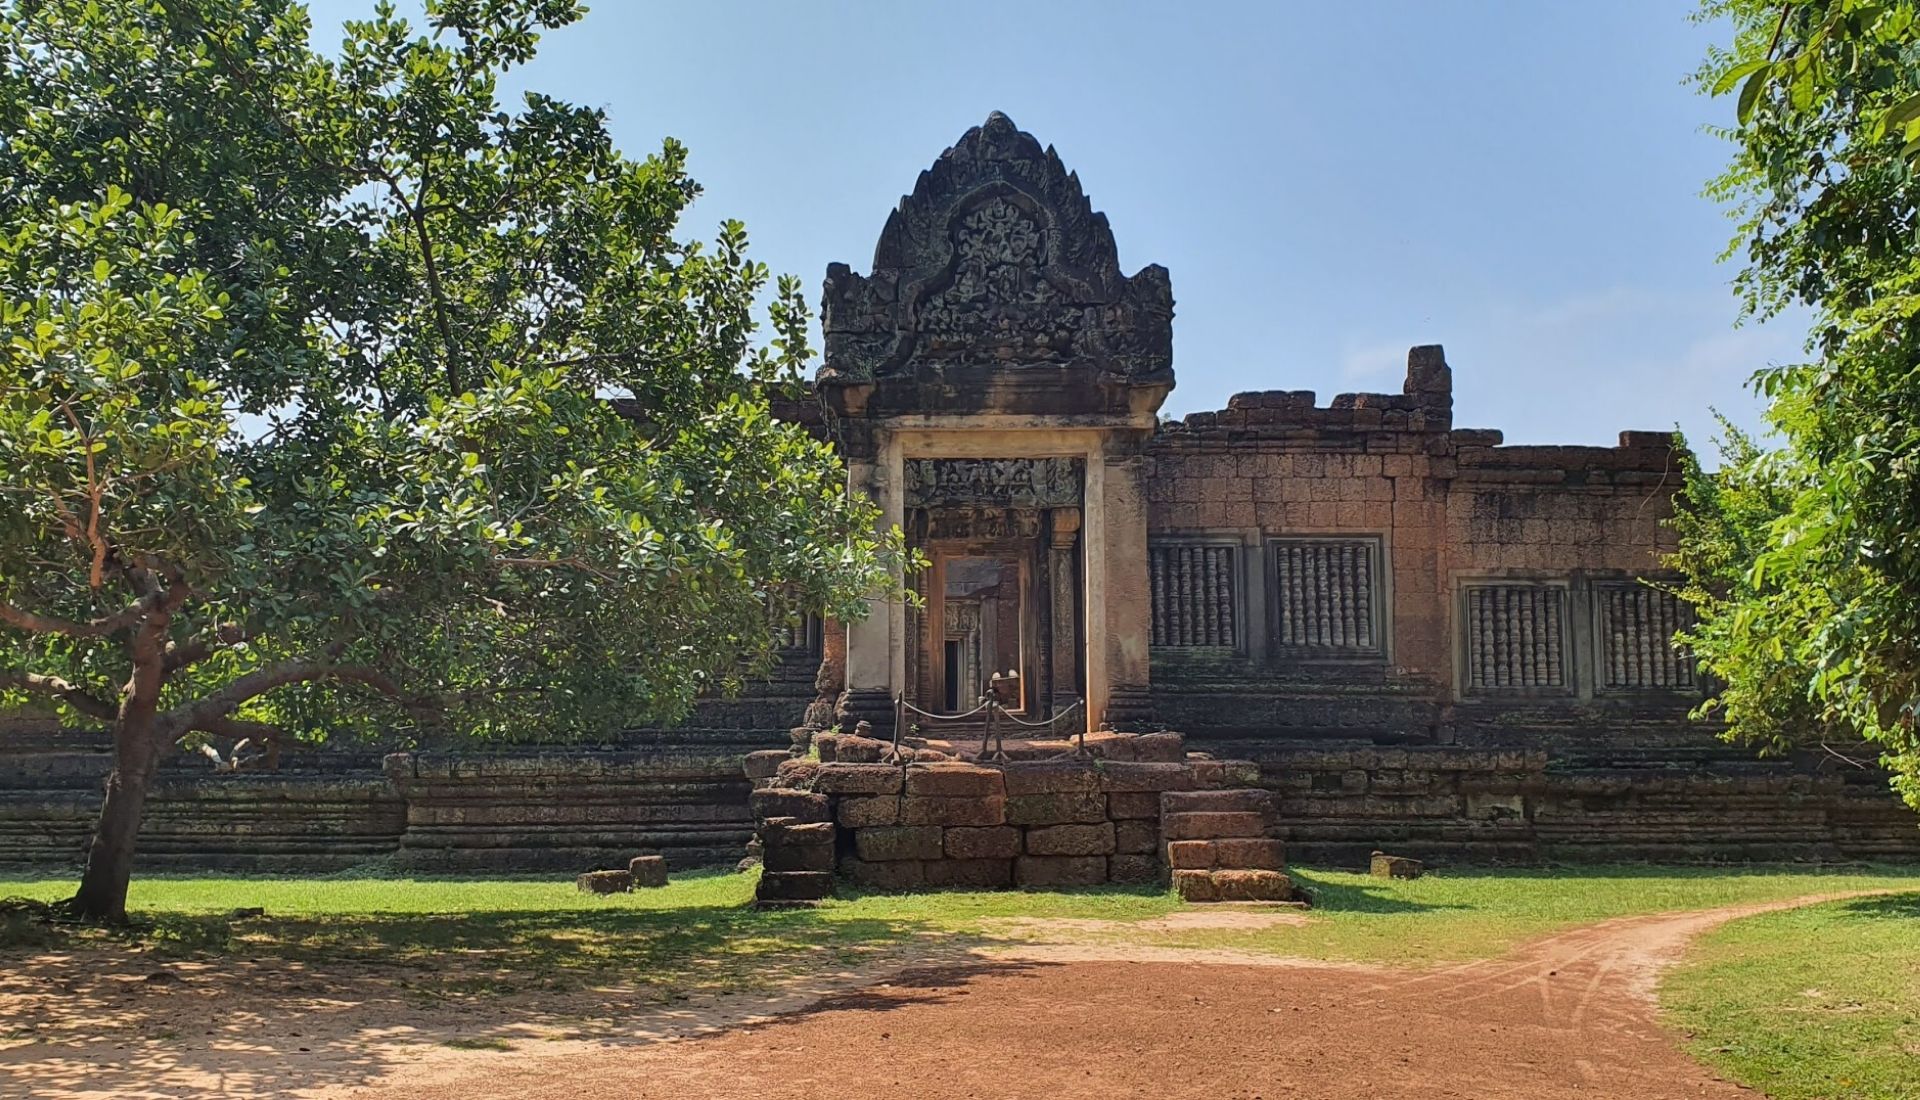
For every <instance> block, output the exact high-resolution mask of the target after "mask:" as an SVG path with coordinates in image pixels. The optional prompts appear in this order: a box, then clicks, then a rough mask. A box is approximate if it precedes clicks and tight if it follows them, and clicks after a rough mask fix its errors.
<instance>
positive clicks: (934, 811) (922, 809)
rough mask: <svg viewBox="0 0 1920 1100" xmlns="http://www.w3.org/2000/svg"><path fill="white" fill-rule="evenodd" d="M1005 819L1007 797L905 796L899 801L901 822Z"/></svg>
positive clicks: (988, 822)
mask: <svg viewBox="0 0 1920 1100" xmlns="http://www.w3.org/2000/svg"><path fill="white" fill-rule="evenodd" d="M1006 820H1007V800H1006V799H1004V798H999V797H984V798H930V797H918V796H915V795H908V796H907V797H905V798H903V799H901V800H900V824H902V825H976V826H982V825H1000V824H1003V823H1005V822H1006Z"/></svg>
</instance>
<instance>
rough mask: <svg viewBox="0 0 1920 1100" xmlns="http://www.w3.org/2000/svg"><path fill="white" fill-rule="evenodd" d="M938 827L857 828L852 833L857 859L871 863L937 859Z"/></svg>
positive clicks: (942, 850) (939, 855) (938, 845)
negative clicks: (858, 854)
mask: <svg viewBox="0 0 1920 1100" xmlns="http://www.w3.org/2000/svg"><path fill="white" fill-rule="evenodd" d="M941 833H942V830H941V828H940V826H938V825H895V826H883V827H881V828H877V829H860V830H857V831H856V832H855V833H854V834H853V844H854V850H855V851H857V852H859V853H860V858H861V859H864V860H868V861H870V862H875V863H884V862H887V861H890V860H900V859H939V858H940V857H941V856H942V855H943V854H944V849H943V848H942V838H941Z"/></svg>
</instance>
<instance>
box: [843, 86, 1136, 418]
mask: <svg viewBox="0 0 1920 1100" xmlns="http://www.w3.org/2000/svg"><path fill="white" fill-rule="evenodd" d="M1172 320H1173V290H1172V285H1171V283H1170V282H1169V281H1168V279H1167V272H1166V269H1165V268H1162V267H1159V266H1157V265H1156V266H1149V267H1146V268H1143V269H1142V270H1141V271H1140V272H1139V273H1138V274H1136V275H1134V276H1133V277H1131V278H1128V277H1127V276H1125V275H1122V274H1121V272H1120V260H1119V252H1118V250H1117V249H1116V248H1115V247H1114V242H1113V232H1112V230H1111V229H1109V228H1108V226H1107V219H1106V215H1104V214H1100V213H1097V212H1095V211H1094V209H1093V207H1092V204H1091V203H1089V202H1088V201H1087V197H1086V195H1085V194H1084V193H1083V192H1082V191H1081V189H1080V180H1079V177H1077V176H1075V175H1074V174H1072V173H1070V172H1068V171H1067V170H1066V167H1065V166H1064V165H1062V164H1061V163H1060V157H1059V155H1058V154H1057V153H1055V152H1054V151H1053V150H1052V149H1051V148H1046V149H1042V148H1041V146H1040V143H1039V142H1038V141H1036V140H1034V138H1033V136H1032V135H1031V134H1026V133H1023V132H1021V131H1020V130H1019V129H1017V128H1016V127H1015V126H1014V124H1013V122H1012V120H1010V119H1008V118H1007V116H1005V115H1003V114H999V113H997V112H996V113H995V114H993V115H992V116H991V117H989V118H988V119H987V121H986V124H985V125H983V126H977V127H975V128H973V129H971V130H969V131H967V133H966V134H965V135H964V136H962V137H961V139H960V140H959V141H958V142H957V143H955V145H954V146H953V148H951V149H948V150H947V151H946V152H945V153H942V154H941V155H940V159H938V160H937V161H935V162H934V164H933V167H932V168H930V169H928V170H927V171H925V172H923V173H921V174H920V180H919V182H918V183H917V184H916V185H915V187H914V189H913V194H911V195H908V196H906V197H905V198H903V199H902V200H901V202H900V206H899V208H898V209H896V210H895V211H894V212H893V214H892V216H890V217H889V218H888V219H887V225H886V229H885V230H884V231H882V233H881V235H880V243H879V246H878V247H877V248H876V249H875V250H874V257H873V271H872V273H871V274H869V275H858V274H855V273H854V272H853V271H852V270H851V269H849V268H848V267H847V266H846V265H845V264H834V265H832V266H830V267H829V268H828V269H827V287H826V296H825V300H824V302H823V304H822V309H821V325H822V328H823V330H824V332H825V335H826V351H827V354H826V363H825V365H824V366H822V367H821V370H820V380H821V381H822V382H833V381H844V382H859V381H869V380H872V379H875V378H877V377H880V376H884V375H888V374H895V373H901V372H904V371H908V370H912V369H916V368H917V367H919V366H921V365H946V364H956V365H968V366H983V365H986V366H992V365H1004V366H1006V367H1009V368H1017V367H1022V366H1036V365H1067V364H1076V365H1085V366H1089V367H1093V368H1095V369H1097V370H1100V371H1102V372H1105V373H1110V374H1114V375H1118V376H1121V377H1123V378H1125V379H1127V380H1131V381H1164V380H1166V379H1170V378H1171V377H1172V362H1173V336H1172Z"/></svg>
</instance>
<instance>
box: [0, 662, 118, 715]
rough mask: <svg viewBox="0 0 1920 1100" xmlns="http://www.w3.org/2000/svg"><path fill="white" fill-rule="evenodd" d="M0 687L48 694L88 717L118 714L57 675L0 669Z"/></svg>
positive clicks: (78, 686) (90, 694)
mask: <svg viewBox="0 0 1920 1100" xmlns="http://www.w3.org/2000/svg"><path fill="white" fill-rule="evenodd" d="M0 687H11V688H19V689H20V690H22V691H29V692H32V693H34V694H35V695H46V696H50V697H52V698H54V699H58V700H60V701H61V702H63V703H65V704H67V705H68V706H70V707H72V708H73V709H75V710H77V711H79V712H80V713H82V714H84V715H86V716H88V717H89V718H98V719H101V720H102V721H106V722H111V721H113V720H114V719H115V718H118V717H119V716H120V712H119V710H118V709H117V708H116V707H115V706H114V705H113V704H112V703H109V702H107V701H106V700H105V699H102V698H100V697H99V696H97V695H95V694H93V693H92V692H90V691H88V690H87V689H85V688H83V687H81V686H80V685H78V684H75V683H72V682H70V681H67V680H62V679H61V678H60V677H58V676H42V675H40V674H39V673H37V672H4V671H0Z"/></svg>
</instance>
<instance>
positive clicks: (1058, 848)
mask: <svg viewBox="0 0 1920 1100" xmlns="http://www.w3.org/2000/svg"><path fill="white" fill-rule="evenodd" d="M1113 851H1114V839H1113V825H1112V824H1111V823H1102V824H1099V825H1044V826H1036V827H1034V828H1031V829H1028V830H1027V854H1028V855H1035V856H1105V855H1112V854H1113Z"/></svg>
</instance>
